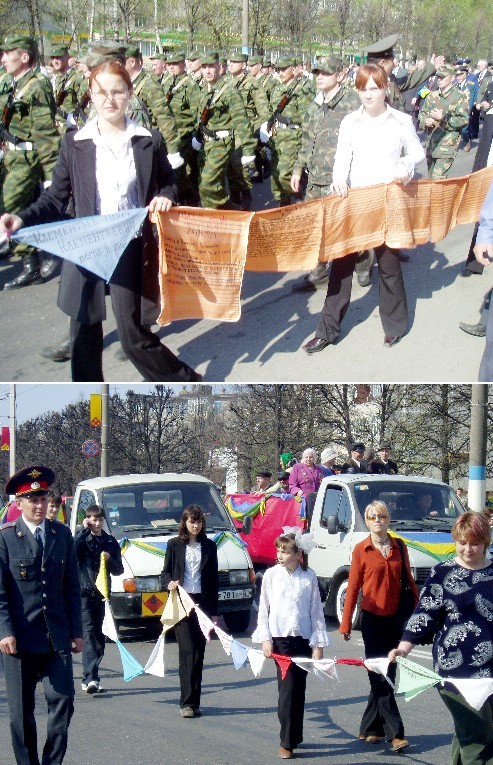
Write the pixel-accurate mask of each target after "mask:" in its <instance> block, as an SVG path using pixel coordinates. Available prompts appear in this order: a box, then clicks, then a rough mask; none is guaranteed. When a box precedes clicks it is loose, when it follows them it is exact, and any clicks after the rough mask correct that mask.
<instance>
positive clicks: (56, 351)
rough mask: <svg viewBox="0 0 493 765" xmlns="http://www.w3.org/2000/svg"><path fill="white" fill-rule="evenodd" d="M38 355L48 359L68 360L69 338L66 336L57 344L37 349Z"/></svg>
mask: <svg viewBox="0 0 493 765" xmlns="http://www.w3.org/2000/svg"><path fill="white" fill-rule="evenodd" d="M39 356H42V357H43V358H44V359H50V361H68V360H69V359H70V339H69V338H68V337H67V338H66V339H65V340H62V341H61V342H60V343H58V345H54V346H47V347H46V348H42V349H41V350H40V351H39Z"/></svg>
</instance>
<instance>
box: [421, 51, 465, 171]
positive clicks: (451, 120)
mask: <svg viewBox="0 0 493 765" xmlns="http://www.w3.org/2000/svg"><path fill="white" fill-rule="evenodd" d="M454 77H455V69H454V67H453V66H452V65H451V64H444V65H443V66H442V67H440V68H439V69H438V71H437V80H438V90H434V91H432V92H431V93H429V94H428V95H427V96H426V98H425V100H424V103H423V104H422V105H421V109H420V112H419V124H420V127H421V128H426V130H427V132H428V144H427V147H426V161H427V163H428V175H429V177H430V178H433V180H439V179H441V178H446V177H447V175H448V173H449V171H450V168H451V167H452V165H453V163H454V159H455V156H456V154H457V152H458V150H459V144H460V136H461V130H462V128H463V127H464V126H465V125H467V123H468V122H469V100H468V96H467V93H465V92H464V91H461V90H460V89H459V88H458V87H457V86H456V85H455V83H454Z"/></svg>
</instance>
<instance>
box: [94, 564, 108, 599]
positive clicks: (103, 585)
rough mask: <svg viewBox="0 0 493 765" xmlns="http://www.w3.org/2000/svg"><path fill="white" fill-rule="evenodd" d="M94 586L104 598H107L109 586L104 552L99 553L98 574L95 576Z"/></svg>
mask: <svg viewBox="0 0 493 765" xmlns="http://www.w3.org/2000/svg"><path fill="white" fill-rule="evenodd" d="M95 584H96V587H97V588H98V590H99V592H100V593H101V595H102V596H103V598H104V599H105V600H109V597H110V588H109V586H108V574H107V571H106V559H105V557H104V553H101V563H100V564H99V574H98V575H97V577H96V582H95Z"/></svg>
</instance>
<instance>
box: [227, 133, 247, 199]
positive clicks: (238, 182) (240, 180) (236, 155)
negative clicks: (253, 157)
mask: <svg viewBox="0 0 493 765" xmlns="http://www.w3.org/2000/svg"><path fill="white" fill-rule="evenodd" d="M242 156H243V152H242V150H241V146H238V147H235V149H234V151H233V152H232V154H231V157H230V160H229V165H228V169H227V172H226V175H227V178H228V183H229V193H230V195H231V199H232V200H233V202H237V203H238V204H241V201H242V197H247V198H249V197H250V189H251V188H252V182H251V180H250V172H249V170H248V167H243V165H242V164H241V158H242Z"/></svg>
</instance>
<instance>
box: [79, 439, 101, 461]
mask: <svg viewBox="0 0 493 765" xmlns="http://www.w3.org/2000/svg"><path fill="white" fill-rule="evenodd" d="M82 454H83V455H84V457H97V456H98V454H99V444H98V442H97V441H94V440H93V439H92V438H88V439H87V441H84V443H83V444H82Z"/></svg>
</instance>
